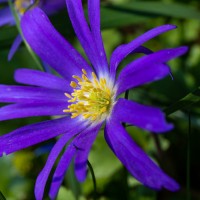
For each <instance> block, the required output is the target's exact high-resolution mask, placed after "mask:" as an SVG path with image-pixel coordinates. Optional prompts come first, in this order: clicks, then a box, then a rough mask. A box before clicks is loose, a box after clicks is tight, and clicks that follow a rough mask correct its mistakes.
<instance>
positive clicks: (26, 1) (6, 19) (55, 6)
mask: <svg viewBox="0 0 200 200" xmlns="http://www.w3.org/2000/svg"><path fill="white" fill-rule="evenodd" d="M2 3H8V0H0V4H2ZM13 4H14V7H15V9H16V11H17V13H18V14H19V18H21V17H22V16H23V14H24V13H25V11H26V10H27V9H28V8H30V7H31V6H38V7H40V8H41V9H42V10H44V11H45V12H46V13H47V14H48V15H51V14H53V13H55V12H57V11H58V10H61V9H63V8H65V6H66V5H65V0H39V1H38V0H13ZM4 25H10V26H12V25H15V18H14V16H13V14H12V12H11V10H10V8H9V6H6V7H5V8H2V9H0V27H1V26H4ZM21 42H22V37H21V36H20V35H18V36H17V37H16V38H15V40H14V42H13V44H12V46H11V49H10V52H9V54H8V60H11V59H12V57H13V55H14V54H15V52H16V51H17V49H18V48H19V46H20V44H21Z"/></svg>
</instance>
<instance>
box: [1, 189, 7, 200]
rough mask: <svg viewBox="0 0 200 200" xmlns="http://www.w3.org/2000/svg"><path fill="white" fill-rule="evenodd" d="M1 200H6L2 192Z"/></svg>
mask: <svg viewBox="0 0 200 200" xmlns="http://www.w3.org/2000/svg"><path fill="white" fill-rule="evenodd" d="M0 200H6V198H5V197H4V195H3V194H2V192H1V191H0Z"/></svg>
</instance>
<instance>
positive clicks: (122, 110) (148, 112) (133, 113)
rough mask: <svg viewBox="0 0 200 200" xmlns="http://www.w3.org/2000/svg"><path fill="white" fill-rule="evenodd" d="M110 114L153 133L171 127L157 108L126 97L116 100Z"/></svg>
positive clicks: (167, 129)
mask: <svg viewBox="0 0 200 200" xmlns="http://www.w3.org/2000/svg"><path fill="white" fill-rule="evenodd" d="M112 116H116V118H117V119H118V120H119V121H120V122H126V123H130V124H132V125H133V126H138V127H140V128H142V129H145V130H148V131H153V132H155V133H162V132H165V131H169V130H171V129H172V128H173V125H172V124H168V123H167V122H166V120H165V115H164V113H163V112H162V111H161V110H160V109H159V108H155V107H152V106H146V105H141V104H139V103H136V102H133V101H130V100H127V99H119V100H118V101H117V103H116V105H115V107H114V109H113V113H112Z"/></svg>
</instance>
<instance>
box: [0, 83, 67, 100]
mask: <svg viewBox="0 0 200 200" xmlns="http://www.w3.org/2000/svg"><path fill="white" fill-rule="evenodd" d="M66 99H67V98H66V97H65V95H64V92H62V91H59V90H54V89H48V88H39V87H31V86H14V85H0V102H6V103H49V102H58V103H59V102H66Z"/></svg>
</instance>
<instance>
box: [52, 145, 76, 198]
mask: <svg viewBox="0 0 200 200" xmlns="http://www.w3.org/2000/svg"><path fill="white" fill-rule="evenodd" d="M75 153H76V148H75V147H74V146H73V145H71V144H70V145H69V146H68V147H67V150H66V151H65V152H64V154H63V155H62V157H61V159H60V162H59V163H58V166H57V168H56V170H55V173H54V175H53V180H52V183H51V186H50V192H49V197H50V199H55V197H56V196H57V193H58V190H59V188H60V186H61V184H62V182H63V179H64V176H65V173H66V171H67V169H68V167H69V164H70V162H71V160H72V158H73V157H74V156H75Z"/></svg>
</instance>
